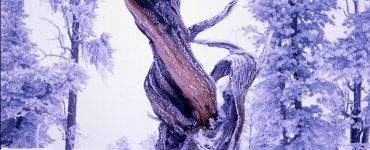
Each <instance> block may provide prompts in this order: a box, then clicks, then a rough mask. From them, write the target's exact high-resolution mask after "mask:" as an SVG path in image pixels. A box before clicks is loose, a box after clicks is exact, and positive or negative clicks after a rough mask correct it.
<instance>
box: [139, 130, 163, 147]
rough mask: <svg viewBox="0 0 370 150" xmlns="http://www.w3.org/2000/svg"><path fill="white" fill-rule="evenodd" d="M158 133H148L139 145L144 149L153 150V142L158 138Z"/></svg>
mask: <svg viewBox="0 0 370 150" xmlns="http://www.w3.org/2000/svg"><path fill="white" fill-rule="evenodd" d="M158 136H159V135H158V133H157V132H154V133H152V134H149V135H148V137H147V138H146V139H145V140H143V141H141V142H140V145H141V147H142V148H143V149H145V150H155V144H156V143H157V140H158Z"/></svg>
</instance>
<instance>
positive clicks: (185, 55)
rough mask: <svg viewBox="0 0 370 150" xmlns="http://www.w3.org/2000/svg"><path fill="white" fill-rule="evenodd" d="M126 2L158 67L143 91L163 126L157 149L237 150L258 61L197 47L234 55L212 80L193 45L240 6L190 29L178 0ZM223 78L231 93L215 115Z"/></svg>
mask: <svg viewBox="0 0 370 150" xmlns="http://www.w3.org/2000/svg"><path fill="white" fill-rule="evenodd" d="M125 2H126V6H127V8H128V9H129V10H130V12H131V13H132V15H133V16H134V19H135V22H136V24H137V26H138V28H139V29H140V30H141V31H142V32H143V34H145V35H146V36H147V37H148V39H149V41H150V45H151V47H152V50H153V55H154V62H153V64H152V66H151V68H150V70H149V72H148V75H147V77H146V79H145V84H144V87H145V91H146V94H147V97H148V99H149V101H150V103H151V105H152V108H153V110H154V112H155V113H156V115H157V116H158V117H159V118H160V120H161V121H162V123H161V124H160V126H159V132H160V134H159V140H158V142H157V144H156V149H235V148H237V146H238V140H239V137H240V134H241V131H242V125H243V123H244V97H245V94H246V92H247V90H248V88H249V86H250V85H251V83H252V81H253V80H254V78H255V76H256V74H257V68H256V63H255V60H254V58H253V57H251V56H250V55H248V54H247V53H245V52H244V51H242V50H241V49H240V48H239V47H238V46H235V45H233V44H231V43H225V42H209V41H197V43H198V44H205V45H208V46H211V47H222V48H225V49H228V50H229V51H231V52H232V53H231V54H230V55H229V56H228V58H225V59H223V60H221V61H220V62H219V63H218V64H217V65H216V66H215V68H214V70H213V71H212V73H211V74H210V75H208V74H207V73H206V72H205V71H204V70H203V68H202V67H201V66H200V64H199V62H198V61H197V60H196V59H195V57H194V55H193V53H192V50H191V48H190V44H189V43H190V42H192V41H193V40H194V38H195V37H196V35H197V34H198V33H200V32H202V31H204V30H205V29H208V28H210V27H212V26H213V25H215V24H216V23H218V22H219V21H221V20H222V19H223V18H225V17H226V16H227V15H228V14H229V13H230V11H231V9H232V8H233V6H234V5H235V3H236V0H233V1H232V2H230V3H229V5H227V6H226V7H225V10H224V11H222V12H221V13H220V14H219V15H217V16H215V17H213V18H211V19H209V20H206V21H203V22H200V23H199V24H197V25H193V26H192V27H190V28H189V29H188V28H186V27H185V25H184V23H183V21H182V18H181V15H180V11H179V10H180V1H179V0H159V1H150V0H125ZM234 52H237V53H234ZM224 76H229V78H230V80H229V84H228V87H229V88H227V89H226V90H224V91H223V99H224V101H225V104H224V105H223V106H222V107H221V109H217V104H216V92H215V91H216V86H215V82H217V80H218V79H220V78H221V77H224ZM221 113H225V115H220V114H221ZM203 140H205V141H208V142H206V143H205V142H201V141H203Z"/></svg>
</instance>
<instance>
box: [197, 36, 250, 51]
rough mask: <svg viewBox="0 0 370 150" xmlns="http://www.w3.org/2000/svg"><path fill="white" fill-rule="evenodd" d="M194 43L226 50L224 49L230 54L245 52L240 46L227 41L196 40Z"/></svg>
mask: <svg viewBox="0 0 370 150" xmlns="http://www.w3.org/2000/svg"><path fill="white" fill-rule="evenodd" d="M192 42H193V43H197V44H202V45H207V46H209V47H218V48H224V49H227V50H229V52H230V53H233V52H237V51H242V50H243V48H241V47H240V46H237V45H236V44H233V43H231V42H226V41H208V40H196V39H194V40H193V41H192Z"/></svg>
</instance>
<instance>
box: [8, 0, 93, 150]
mask: <svg viewBox="0 0 370 150" xmlns="http://www.w3.org/2000/svg"><path fill="white" fill-rule="evenodd" d="M26 16H27V15H25V12H24V2H23V0H4V1H1V147H11V148H37V147H45V146H46V145H47V144H49V143H51V142H52V141H53V139H51V138H50V137H49V136H48V135H47V130H48V128H49V126H50V125H53V124H54V125H61V123H62V122H63V120H64V119H65V114H64V108H63V101H64V97H65V96H66V94H67V92H68V90H70V89H74V90H80V89H81V85H83V84H84V83H85V82H86V78H87V76H86V74H85V71H84V70H83V69H82V68H80V67H78V66H76V65H75V63H73V62H68V61H67V62H63V63H55V64H53V65H52V66H47V67H46V66H41V65H40V64H38V60H37V55H35V54H34V50H35V47H36V45H35V44H33V43H32V42H31V41H30V40H29V30H28V29H26V28H25V23H24V22H23V19H24V18H25V17H26Z"/></svg>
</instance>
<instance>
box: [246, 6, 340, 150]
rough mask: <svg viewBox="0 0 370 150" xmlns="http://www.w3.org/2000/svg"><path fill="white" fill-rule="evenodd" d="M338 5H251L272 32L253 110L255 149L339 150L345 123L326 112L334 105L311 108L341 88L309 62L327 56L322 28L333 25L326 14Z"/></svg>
mask: <svg viewBox="0 0 370 150" xmlns="http://www.w3.org/2000/svg"><path fill="white" fill-rule="evenodd" d="M336 5H337V2H336V0H327V1H319V0H251V1H250V3H249V5H248V8H249V9H250V11H251V12H252V13H253V14H254V17H255V18H256V19H257V20H259V21H262V22H264V23H266V24H267V25H268V27H267V30H266V32H273V36H272V38H271V41H270V42H271V46H270V48H269V50H268V52H267V54H266V55H267V57H266V58H267V59H266V61H265V64H263V66H262V67H263V68H262V70H261V72H260V80H261V82H259V83H258V84H257V85H256V93H255V96H254V98H253V100H252V104H251V110H250V111H251V112H252V120H251V121H252V122H253V127H252V128H253V130H252V131H253V134H252V137H251V143H250V148H251V149H303V148H304V149H335V148H336V146H337V145H338V144H339V143H340V140H341V138H342V137H343V134H344V129H343V128H344V127H343V126H344V124H343V118H340V117H338V116H335V115H334V114H333V113H332V111H333V110H330V111H329V112H324V110H327V109H331V108H332V107H331V106H332V104H333V103H331V102H328V103H325V102H321V101H317V102H318V105H311V104H313V103H315V98H316V97H319V96H321V97H324V98H327V96H331V95H333V91H335V88H336V86H334V85H333V84H330V83H329V82H327V81H325V80H322V79H321V78H320V76H318V75H316V74H315V72H314V70H316V69H317V68H315V67H316V66H315V65H314V64H313V62H312V61H311V60H312V59H310V58H311V54H315V53H317V52H319V51H322V50H323V49H322V44H323V43H326V40H325V38H324V30H323V28H324V26H325V24H328V23H330V24H332V23H333V21H332V20H331V18H330V17H329V16H328V15H327V12H328V11H330V10H332V9H335V8H336ZM261 41H262V42H263V40H261ZM257 44H259V43H257ZM323 95H326V96H323ZM322 99H323V98H322ZM325 100H326V99H325ZM322 101H324V100H322ZM327 104H328V105H329V106H326V105H327ZM335 108H336V107H334V108H333V109H335Z"/></svg>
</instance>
